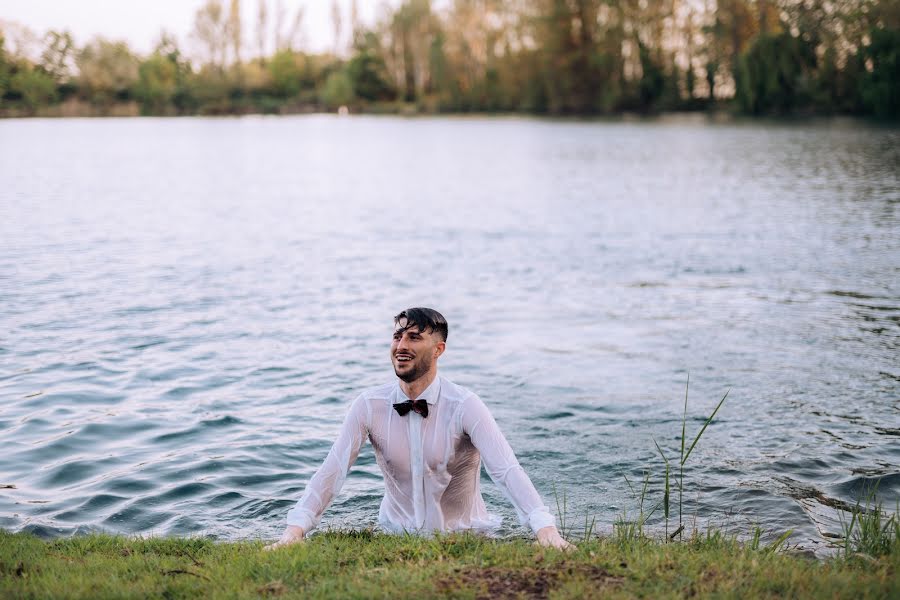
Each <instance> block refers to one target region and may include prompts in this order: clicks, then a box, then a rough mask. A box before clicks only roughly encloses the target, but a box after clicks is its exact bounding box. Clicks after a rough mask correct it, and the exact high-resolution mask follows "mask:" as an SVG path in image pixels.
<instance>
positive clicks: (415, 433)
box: [406, 410, 425, 529]
mask: <svg viewBox="0 0 900 600" xmlns="http://www.w3.org/2000/svg"><path fill="white" fill-rule="evenodd" d="M406 417H407V430H408V431H409V465H410V473H409V474H410V479H411V483H412V496H413V516H414V518H415V527H416V529H422V528H423V527H424V526H425V464H424V462H425V461H424V459H423V457H422V454H423V452H422V424H423V421H424V419H423V418H422V415H420V414H419V413H417V412H415V411H413V410H411V411H409V413H407V415H406Z"/></svg>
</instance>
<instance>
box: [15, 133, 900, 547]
mask: <svg viewBox="0 0 900 600" xmlns="http://www.w3.org/2000/svg"><path fill="white" fill-rule="evenodd" d="M146 123H147V122H146V121H142V120H139V119H138V120H131V119H117V120H90V121H85V120H54V121H43V120H26V121H16V120H5V121H0V138H2V139H15V140H16V142H17V143H16V144H14V145H11V144H7V145H0V181H4V183H5V185H4V186H0V214H2V216H3V218H2V219H0V240H2V242H0V331H3V333H4V334H5V335H0V398H2V402H0V443H2V447H3V449H4V452H2V453H0V527H4V528H6V529H11V530H26V531H32V532H34V533H36V534H39V535H43V536H58V535H71V534H76V533H83V532H87V531H97V530H102V531H110V532H121V533H140V534H164V535H169V534H172V535H188V534H203V535H211V536H215V537H221V538H226V539H234V538H248V537H251V538H256V537H274V536H276V535H277V532H278V530H279V529H280V528H281V526H282V525H283V522H284V515H285V513H286V511H287V510H288V508H290V507H291V506H292V505H293V503H294V501H295V500H296V498H297V496H298V495H299V494H300V493H301V492H302V490H303V488H304V485H305V483H306V481H308V479H309V477H311V476H312V474H313V473H314V471H315V469H316V468H317V466H318V465H319V464H320V463H321V461H322V459H323V458H324V457H325V455H326V454H327V452H328V449H329V447H330V444H331V440H332V439H333V438H334V436H335V435H336V433H337V431H338V428H339V426H340V423H341V420H342V418H343V415H344V412H345V410H346V407H347V406H348V405H349V403H350V402H351V401H352V399H353V398H354V397H355V396H356V395H357V394H358V393H359V391H360V390H361V389H363V388H365V387H367V386H370V385H375V384H379V383H382V382H383V381H386V380H389V378H390V368H389V364H388V361H387V346H388V342H389V335H390V316H391V315H393V314H394V313H396V311H397V310H399V309H400V308H402V307H405V306H409V305H420V304H425V305H429V304H432V305H435V306H437V307H438V308H440V309H441V310H442V311H444V312H445V314H446V315H447V316H448V317H449V320H450V323H451V332H450V338H449V345H448V351H447V353H446V354H445V355H444V357H443V358H442V359H441V361H442V369H443V370H444V372H445V373H446V374H447V375H448V376H450V377H451V378H452V379H454V380H456V381H457V382H458V383H461V384H463V385H466V386H469V387H471V388H472V389H474V390H475V391H477V392H478V393H479V394H480V395H481V397H482V398H483V399H484V400H485V402H487V403H488V404H489V406H491V408H492V411H493V413H494V415H495V416H496V418H497V420H498V422H499V423H500V425H501V427H502V428H503V429H504V431H505V432H506V433H507V436H508V437H509V440H510V443H511V445H512V446H513V448H514V449H515V450H516V452H517V455H518V456H519V459H520V461H521V462H522V464H523V466H524V467H525V469H526V470H527V471H528V473H529V474H530V475H531V476H532V478H533V480H534V482H535V484H536V486H537V487H538V489H539V490H540V491H541V492H542V494H543V495H544V497H545V498H546V499H547V501H548V503H549V504H550V505H551V506H554V498H553V494H554V490H555V491H556V493H557V494H565V498H566V506H567V510H568V511H569V514H570V516H572V515H574V516H575V518H577V519H581V518H583V516H584V515H586V514H592V515H597V517H598V519H599V521H600V522H601V523H603V524H604V526H603V527H601V529H602V530H604V531H606V530H608V529H609V526H610V524H611V523H612V521H613V520H614V519H616V518H618V517H619V516H620V515H621V512H622V511H623V510H626V511H633V510H634V509H635V507H636V500H634V499H633V498H632V492H631V489H630V486H629V483H631V484H634V485H641V482H642V481H643V477H644V475H645V474H648V475H649V479H648V483H647V485H648V493H650V494H651V495H653V497H654V498H655V497H658V496H659V495H660V494H661V493H662V481H663V479H662V472H663V471H662V469H663V466H662V461H661V458H660V457H659V454H658V452H657V450H656V448H655V445H654V442H657V443H659V444H660V446H661V448H663V450H664V452H665V453H666V454H667V455H668V456H669V457H670V459H671V458H672V457H675V456H677V455H678V454H679V451H680V443H681V441H680V435H681V418H682V411H683V408H684V396H683V393H684V387H683V386H684V382H685V380H686V378H687V373H688V372H690V377H691V392H690V404H689V414H688V421H687V430H688V436H689V440H690V439H692V437H693V436H694V435H696V432H697V431H699V429H700V428H701V427H702V425H703V422H704V419H705V417H706V416H707V415H708V414H709V413H710V411H711V410H712V408H713V407H714V406H715V404H716V402H718V399H719V398H721V396H722V394H723V393H724V391H725V390H726V389H729V388H730V389H731V390H732V391H731V394H730V396H729V400H728V402H727V403H726V404H725V405H724V407H723V409H722V411H721V412H720V413H719V415H718V416H717V419H716V422H715V423H713V425H712V426H711V427H710V428H709V429H707V431H706V432H705V433H704V437H703V440H702V441H701V443H700V444H698V446H697V447H696V449H695V450H694V453H693V454H692V455H691V458H690V461H689V463H688V464H687V465H686V471H685V485H686V490H685V491H686V493H685V507H684V509H685V511H686V512H687V514H691V515H694V514H696V515H697V516H698V518H699V519H701V520H706V521H709V522H712V523H714V524H719V525H723V526H726V527H732V528H734V529H735V530H736V531H738V532H739V533H740V532H747V531H750V530H751V529H752V527H753V526H755V525H757V524H758V525H760V526H761V527H763V528H764V529H766V530H770V531H785V530H787V529H793V530H794V531H795V532H796V533H795V537H794V538H792V541H793V542H795V543H802V544H804V545H807V546H810V547H812V548H814V549H816V550H817V551H818V550H820V549H822V548H825V547H827V545H828V544H829V543H831V540H832V539H833V537H834V536H835V535H836V533H837V532H838V531H840V518H841V515H840V511H841V510H845V509H846V508H847V507H849V506H852V505H854V504H855V503H856V502H857V501H858V500H860V498H862V497H864V496H865V495H866V494H868V493H870V492H871V491H872V490H876V493H877V494H878V497H879V498H880V499H881V500H883V501H884V502H885V504H886V505H887V506H893V505H894V503H896V502H897V499H898V497H900V469H898V466H897V465H898V464H900V445H898V444H897V443H896V442H897V438H898V436H900V428H898V427H897V425H896V424H897V423H898V418H900V396H898V393H897V392H898V381H900V370H898V364H897V360H896V356H897V350H898V348H900V288H898V283H897V282H898V281H900V278H898V277H897V274H898V270H897V264H898V258H900V236H898V235H897V232H898V231H900V227H898V225H900V217H898V215H900V213H898V206H900V200H898V192H900V176H898V170H897V168H896V167H897V165H898V164H900V150H898V149H900V132H898V131H897V130H896V129H895V128H870V127H868V126H866V125H864V124H861V123H856V122H845V121H836V122H828V123H805V124H800V125H791V124H785V123H781V124H776V123H769V124H766V125H753V126H747V125H744V124H727V123H725V124H710V123H706V122H704V121H702V120H692V119H686V120H685V119H679V118H672V119H669V118H663V119H659V120H655V121H646V122H644V121H641V122H615V121H604V122H579V123H575V122H550V121H541V120H530V119H498V120H490V119H463V120H460V119H417V120H403V119H393V118H381V119H377V118H354V119H349V120H343V121H337V120H333V119H328V118H325V117H321V116H317V117H298V118H283V119H251V120H244V119H224V120H217V119H155V120H154V121H153V127H146V126H145V125H146ZM113 138H115V139H127V140H134V143H133V145H132V146H131V150H130V151H129V152H128V153H127V154H125V155H123V154H122V153H121V152H120V150H118V149H117V148H119V146H115V145H114V146H109V145H108V144H107V143H106V142H105V141H104V140H107V141H108V139H113ZM172 140H178V143H177V144H173V143H172ZM434 140H440V144H435V143H434ZM673 148H675V149H677V151H675V152H673V151H672V149H673ZM822 148H827V151H820V149H822ZM811 149H815V151H811ZM73 157H77V160H73ZM37 165H40V172H41V174H42V175H41V176H40V177H37V176H33V177H23V176H21V175H22V174H29V173H30V174H34V173H36V171H35V169H37V168H38V167H37ZM110 165H114V167H113V169H114V171H115V177H112V178H110V172H111V171H110V168H111V167H110ZM826 173H827V177H826V176H825V174H826ZM44 174H46V175H44ZM626 476H627V477H628V480H629V483H626V481H625V477H626ZM382 489H383V484H382V482H381V480H380V475H379V472H378V467H377V465H376V464H375V459H374V454H373V453H372V450H371V448H369V447H368V446H367V447H364V449H363V451H362V453H361V455H360V457H359V460H358V462H357V465H356V466H355V467H354V469H353V470H352V471H351V473H350V475H349V476H348V479H347V482H346V484H345V490H344V491H343V492H342V493H341V494H340V495H339V496H338V498H337V499H336V500H335V503H334V506H333V507H332V508H331V510H329V511H328V513H326V517H325V521H324V524H325V525H331V526H340V527H367V526H369V525H371V524H372V523H373V522H374V520H375V518H376V516H377V511H378V502H379V498H380V495H381V493H382ZM483 489H484V494H485V499H486V502H487V503H488V505H489V507H490V509H491V510H492V511H496V512H498V513H499V514H501V515H503V516H504V517H505V518H506V527H507V529H505V530H504V531H506V532H508V533H516V532H519V533H521V531H522V530H521V529H520V528H519V527H518V525H517V524H516V523H517V520H516V518H515V514H514V511H513V509H512V507H510V506H509V504H508V503H507V502H506V500H505V499H504V497H503V495H502V493H500V492H499V491H498V490H497V489H496V488H495V487H494V486H492V485H490V484H489V483H487V482H485V485H484V486H483ZM660 519H661V518H660V517H659V516H658V515H655V516H654V517H653V519H652V520H651V523H650V524H649V525H650V526H651V527H654V528H659V529H660V530H663V528H664V524H663V523H662V522H661V520H660Z"/></svg>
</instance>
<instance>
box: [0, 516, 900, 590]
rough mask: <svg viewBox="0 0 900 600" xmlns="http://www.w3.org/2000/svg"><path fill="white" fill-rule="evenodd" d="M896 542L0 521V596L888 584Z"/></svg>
mask: <svg viewBox="0 0 900 600" xmlns="http://www.w3.org/2000/svg"><path fill="white" fill-rule="evenodd" d="M898 567H900V552H897V551H896V548H895V549H894V551H893V552H892V553H890V554H887V555H884V556H881V557H880V558H877V559H866V560H859V559H854V558H852V557H851V559H844V558H842V557H839V558H835V559H830V560H827V561H817V560H812V559H809V558H804V557H802V556H798V555H793V554H790V553H785V552H784V551H779V550H778V549H777V548H775V549H773V548H771V546H762V545H761V544H759V543H757V544H756V545H755V546H754V545H753V544H744V545H741V544H739V543H737V542H736V541H735V540H734V538H731V537H728V536H725V535H723V534H721V533H718V532H710V533H708V534H706V535H696V536H694V537H692V538H690V539H688V541H686V542H683V543H669V544H662V543H658V542H653V541H651V540H645V542H644V543H642V544H630V545H626V546H622V545H620V544H619V543H617V541H616V539H615V537H613V538H609V539H597V538H592V539H591V540H589V541H587V542H581V543H580V544H579V547H578V549H577V550H575V551H574V552H569V553H565V552H559V551H555V550H548V549H543V548H538V547H536V546H535V545H534V544H533V543H531V542H529V541H526V540H520V541H499V540H491V539H487V538H484V537H479V536H475V535H471V534H469V535H451V536H441V537H436V538H430V539H425V538H417V537H412V536H407V537H403V536H387V535H382V534H374V533H371V532H356V533H324V534H321V535H317V536H313V537H312V538H311V539H310V540H308V541H307V542H306V543H303V544H300V545H297V546H292V547H288V548H283V549H280V550H277V551H275V552H265V551H263V549H262V543H260V542H238V543H223V542H213V541H209V540H205V539H172V538H151V539H134V538H125V537H111V536H101V535H91V536H85V537H75V538H67V539H60V540H56V541H50V542H47V541H42V540H40V539H37V538H35V537H32V536H30V535H26V534H10V533H6V532H0V598H123V597H152V598H201V597H202V598H255V597H282V598H292V597H294V598H386V597H391V598H430V597H438V598H443V597H447V598H517V597H524V598H541V597H550V598H592V597H593V598H600V597H602V598H634V597H652V598H684V597H691V596H695V595H701V596H709V595H714V596H717V597H734V598H745V597H776V596H777V597H797V598H821V597H829V598H897V597H900V576H898Z"/></svg>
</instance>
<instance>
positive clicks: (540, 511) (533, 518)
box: [528, 506, 556, 533]
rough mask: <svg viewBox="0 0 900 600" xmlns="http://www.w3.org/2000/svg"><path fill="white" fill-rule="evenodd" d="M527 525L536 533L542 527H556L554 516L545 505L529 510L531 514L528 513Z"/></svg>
mask: <svg viewBox="0 0 900 600" xmlns="http://www.w3.org/2000/svg"><path fill="white" fill-rule="evenodd" d="M528 525H530V526H531V530H532V531H534V532H535V533H537V532H538V531H540V530H541V529H543V528H544V527H550V526H553V527H556V517H554V516H553V515H551V514H550V512H549V511H548V510H547V507H546V506H542V507H541V508H537V509H535V510H533V511H531V514H530V515H528Z"/></svg>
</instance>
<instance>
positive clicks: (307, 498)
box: [266, 396, 366, 550]
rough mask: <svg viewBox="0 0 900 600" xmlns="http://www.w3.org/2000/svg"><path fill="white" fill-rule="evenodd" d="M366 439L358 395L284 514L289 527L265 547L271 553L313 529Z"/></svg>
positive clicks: (363, 411) (363, 409) (363, 405)
mask: <svg viewBox="0 0 900 600" xmlns="http://www.w3.org/2000/svg"><path fill="white" fill-rule="evenodd" d="M365 440H366V401H365V399H364V398H363V396H359V397H358V398H357V399H356V400H354V401H353V404H352V405H351V406H350V411H349V412H348V413H347V416H346V417H345V418H344V423H343V425H341V430H340V432H339V433H338V437H337V439H336V440H335V441H334V444H333V445H332V446H331V450H330V451H329V452H328V456H327V457H326V458H325V462H323V463H322V466H321V467H319V470H318V471H316V474H315V475H313V476H312V479H310V480H309V483H308V484H307V486H306V490H304V492H303V496H301V498H300V500H299V501H298V502H297V505H296V506H295V507H294V508H292V509H291V510H290V511H289V512H288V515H287V523H288V527H287V529H285V531H284V534H282V536H281V539H280V540H278V541H277V542H276V543H274V544H271V545H270V546H266V549H268V550H272V549H275V548H279V547H281V546H286V545H289V544H293V543H296V542H299V541H302V540H303V538H304V537H305V536H306V534H308V533H309V532H310V531H312V530H313V529H315V527H316V526H317V525H318V524H319V521H320V520H321V518H322V513H324V512H325V509H326V508H328V506H329V505H330V504H331V501H332V500H334V497H335V496H336V495H337V494H338V492H340V490H341V487H342V486H343V485H344V480H345V479H346V478H347V472H348V471H349V470H350V467H352V466H353V463H355V462H356V457H357V456H358V455H359V450H360V448H362V445H363V443H364V442H365Z"/></svg>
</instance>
